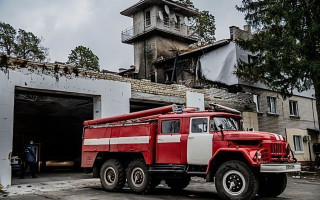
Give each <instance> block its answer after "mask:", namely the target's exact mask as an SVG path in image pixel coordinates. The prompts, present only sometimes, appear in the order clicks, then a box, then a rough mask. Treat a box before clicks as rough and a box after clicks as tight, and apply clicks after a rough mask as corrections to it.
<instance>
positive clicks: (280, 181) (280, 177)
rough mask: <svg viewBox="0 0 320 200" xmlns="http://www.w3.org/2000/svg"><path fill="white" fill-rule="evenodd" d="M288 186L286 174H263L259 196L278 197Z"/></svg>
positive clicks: (260, 180)
mask: <svg viewBox="0 0 320 200" xmlns="http://www.w3.org/2000/svg"><path fill="white" fill-rule="evenodd" d="M286 186H287V175H286V173H280V174H262V175H261V176H260V178H259V191H258V195H259V196H263V197H277V196H279V195H280V194H281V193H282V192H283V191H284V190H285V189H286Z"/></svg>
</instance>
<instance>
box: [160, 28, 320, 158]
mask: <svg viewBox="0 0 320 200" xmlns="http://www.w3.org/2000/svg"><path fill="white" fill-rule="evenodd" d="M250 36H251V31H250V27H249V26H245V27H244V30H241V29H239V28H238V27H235V26H232V27H230V39H225V40H220V41H217V42H215V43H213V44H210V45H206V46H203V47H195V48H189V49H185V50H181V51H180V52H179V54H178V55H176V56H172V57H167V58H166V59H162V60H159V61H157V62H154V66H155V68H156V71H157V73H156V74H157V77H158V79H157V81H158V82H160V83H161V82H162V83H178V84H182V85H186V86H188V87H192V88H208V87H220V88H226V89H228V91H230V92H246V93H250V94H252V95H253V101H254V102H255V103H256V108H255V110H253V111H255V112H256V113H257V114H258V122H259V123H258V124H259V130H260V131H267V132H273V133H278V134H281V135H283V136H285V137H286V138H287V140H288V142H289V143H290V145H291V147H292V149H293V150H294V152H295V156H296V157H297V159H298V160H299V161H300V162H302V163H303V164H309V161H314V160H315V157H316V155H317V154H318V153H319V149H317V146H319V143H320V136H319V123H318V115H317V111H316V100H315V91H314V89H313V88H311V89H310V90H308V91H305V92H298V91H293V96H291V97H289V98H287V99H285V98H283V97H282V95H281V94H280V93H278V92H275V91H272V90H270V89H268V88H267V87H266V86H265V85H263V84H261V83H256V84H252V83H248V82H246V81H244V80H241V79H239V78H237V77H236V75H235V74H234V71H235V65H236V64H237V60H239V59H241V60H242V61H245V62H250V60H251V59H252V58H253V56H252V54H250V53H249V52H247V51H244V50H242V49H241V48H240V47H239V46H238V45H237V44H236V42H235V40H236V39H237V38H242V39H249V38H250Z"/></svg>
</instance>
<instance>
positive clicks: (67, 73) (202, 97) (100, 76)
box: [0, 55, 257, 187]
mask: <svg viewBox="0 0 320 200" xmlns="http://www.w3.org/2000/svg"><path fill="white" fill-rule="evenodd" d="M0 63H1V64H0V126H1V130H0V137H1V140H0V184H1V185H2V186H4V187H7V186H8V185H10V184H12V183H13V184H14V179H12V175H13V174H12V169H13V168H12V166H11V164H12V162H11V161H12V160H14V159H15V158H18V157H21V156H22V155H23V146H24V145H25V144H26V143H27V142H28V140H30V139H33V140H34V142H35V145H36V146H37V148H38V151H37V156H38V170H40V171H41V172H42V171H43V170H45V169H47V168H54V167H59V166H61V165H67V166H69V167H71V170H73V169H76V168H77V167H79V162H80V159H81V157H80V155H81V138H82V129H83V121H84V120H89V119H97V118H102V117H108V116H114V115H118V114H124V113H129V112H135V111H140V110H145V109H150V108H155V107H160V106H164V105H171V104H174V103H175V104H178V105H187V106H196V107H201V108H202V109H205V108H210V106H209V104H210V103H217V104H221V105H225V106H232V107H234V108H236V109H238V110H241V111H243V115H244V116H250V117H246V118H245V119H244V122H245V126H246V127H247V128H249V127H254V126H257V117H255V118H254V117H252V114H251V113H247V112H246V111H250V110H252V109H253V108H254V102H253V101H252V97H251V96H250V95H248V94H246V93H238V94H235V93H229V92H228V91H226V90H222V89H216V88H207V89H195V88H189V87H186V86H183V85H178V84H171V85H167V84H159V83H153V82H151V81H150V80H145V79H142V80H137V79H131V78H127V77H122V76H119V75H116V74H113V73H103V72H94V71H86V70H83V69H77V68H73V67H71V66H67V65H63V64H59V63H58V64H57V63H38V62H33V61H28V60H23V59H18V58H12V57H7V56H4V55H3V56H0ZM233 105H237V106H233ZM254 114H255V113H253V115H254ZM57 146H58V147H59V148H58V149H57V148H56V147H57ZM13 158H14V159H13ZM40 176H41V174H40ZM53 176H54V174H53ZM12 180H13V182H12Z"/></svg>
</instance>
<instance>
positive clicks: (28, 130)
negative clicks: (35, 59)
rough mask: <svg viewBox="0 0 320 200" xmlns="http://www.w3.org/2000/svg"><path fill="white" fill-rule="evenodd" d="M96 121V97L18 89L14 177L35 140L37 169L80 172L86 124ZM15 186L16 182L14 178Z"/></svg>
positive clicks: (15, 105)
mask: <svg viewBox="0 0 320 200" xmlns="http://www.w3.org/2000/svg"><path fill="white" fill-rule="evenodd" d="M90 119H93V97H89V96H73V95H66V94H53V93H45V92H39V91H36V92H35V91H24V90H18V89H17V90H16V92H15V102H14V131H13V152H12V162H11V165H12V169H13V173H12V174H13V176H14V177H18V176H19V173H20V171H21V170H20V167H21V165H20V163H21V158H23V157H24V155H23V154H24V153H23V152H24V146H25V145H26V144H27V143H28V142H29V141H30V140H33V141H34V145H35V146H36V149H37V152H36V154H37V161H38V163H37V170H38V172H39V176H40V177H41V173H43V172H46V173H47V172H48V171H50V172H55V171H57V170H61V169H63V170H65V169H67V170H69V171H79V170H80V169H81V168H80V163H81V162H80V159H81V140H82V130H83V122H84V121H85V120H90ZM13 184H14V179H13Z"/></svg>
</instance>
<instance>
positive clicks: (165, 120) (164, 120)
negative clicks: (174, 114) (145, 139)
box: [160, 119, 181, 135]
mask: <svg viewBox="0 0 320 200" xmlns="http://www.w3.org/2000/svg"><path fill="white" fill-rule="evenodd" d="M167 121H179V132H178V133H163V132H162V123H163V122H167ZM160 126H161V128H160V134H161V135H175V134H180V133H181V120H180V119H163V120H161V122H160Z"/></svg>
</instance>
